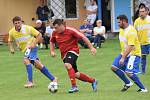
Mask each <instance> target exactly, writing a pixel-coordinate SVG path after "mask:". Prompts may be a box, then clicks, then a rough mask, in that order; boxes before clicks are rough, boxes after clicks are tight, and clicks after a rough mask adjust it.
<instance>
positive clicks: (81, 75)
mask: <svg viewBox="0 0 150 100" xmlns="http://www.w3.org/2000/svg"><path fill="white" fill-rule="evenodd" d="M72 66H73V69H74V70H75V75H76V78H77V79H79V80H81V81H83V82H89V83H91V84H92V88H93V91H95V92H96V91H97V80H96V79H95V78H92V77H90V76H88V75H86V74H85V73H83V72H79V71H78V69H77V65H76V60H75V61H74V63H73V64H72Z"/></svg>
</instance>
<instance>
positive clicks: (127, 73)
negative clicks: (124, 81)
mask: <svg viewBox="0 0 150 100" xmlns="http://www.w3.org/2000/svg"><path fill="white" fill-rule="evenodd" d="M125 73H126V75H127V76H128V77H131V76H132V75H133V74H132V73H129V72H125Z"/></svg>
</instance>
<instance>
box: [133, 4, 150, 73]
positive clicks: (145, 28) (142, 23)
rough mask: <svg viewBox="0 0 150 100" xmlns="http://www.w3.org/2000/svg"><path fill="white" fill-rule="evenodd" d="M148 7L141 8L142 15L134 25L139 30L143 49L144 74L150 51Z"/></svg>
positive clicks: (142, 65)
mask: <svg viewBox="0 0 150 100" xmlns="http://www.w3.org/2000/svg"><path fill="white" fill-rule="evenodd" d="M147 12H148V11H147V9H146V7H143V8H140V9H139V14H140V17H139V18H137V19H136V20H135V23H134V27H135V29H136V30H137V32H138V38H139V41H140V44H141V49H142V60H141V67H142V74H144V73H145V71H146V66H147V55H148V54H149V52H150V16H149V15H148V13H147Z"/></svg>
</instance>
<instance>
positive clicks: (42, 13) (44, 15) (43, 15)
mask: <svg viewBox="0 0 150 100" xmlns="http://www.w3.org/2000/svg"><path fill="white" fill-rule="evenodd" d="M49 13H50V10H49V8H48V7H47V6H46V5H45V2H44V0H40V5H39V6H38V7H37V9H36V14H37V16H38V19H39V20H41V21H42V22H44V21H47V20H48V14H49Z"/></svg>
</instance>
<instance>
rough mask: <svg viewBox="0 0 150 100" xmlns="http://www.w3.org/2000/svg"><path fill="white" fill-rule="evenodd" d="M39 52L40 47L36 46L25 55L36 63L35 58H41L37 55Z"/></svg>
mask: <svg viewBox="0 0 150 100" xmlns="http://www.w3.org/2000/svg"><path fill="white" fill-rule="evenodd" d="M37 52H38V47H37V46H36V47H35V48H33V49H31V51H30V53H29V55H27V56H24V58H28V59H29V60H30V62H31V63H32V64H34V61H35V60H39V58H38V56H37Z"/></svg>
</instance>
